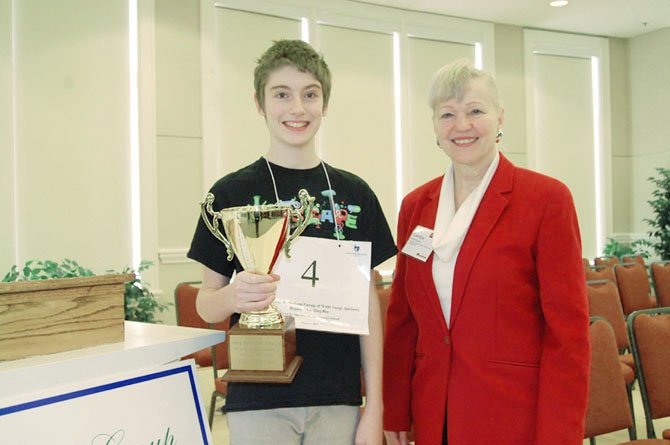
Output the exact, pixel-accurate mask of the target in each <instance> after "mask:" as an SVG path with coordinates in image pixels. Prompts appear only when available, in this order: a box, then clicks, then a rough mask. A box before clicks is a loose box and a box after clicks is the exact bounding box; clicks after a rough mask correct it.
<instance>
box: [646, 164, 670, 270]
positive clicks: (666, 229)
mask: <svg viewBox="0 0 670 445" xmlns="http://www.w3.org/2000/svg"><path fill="white" fill-rule="evenodd" d="M656 171H657V172H658V174H659V176H658V177H653V176H652V177H649V178H648V180H649V181H650V182H651V183H652V184H654V185H655V186H656V189H655V190H654V191H653V192H652V193H651V194H652V196H653V199H651V200H649V201H647V202H648V203H649V205H650V206H651V208H652V210H653V212H654V217H653V218H645V220H644V221H645V222H646V223H647V224H649V226H650V227H651V230H649V232H647V234H648V235H649V236H650V237H651V239H652V240H651V241H650V242H649V245H650V246H651V247H653V249H654V250H655V251H656V253H657V254H658V255H659V256H660V257H661V259H663V260H668V259H670V169H667V168H663V167H658V168H656Z"/></svg>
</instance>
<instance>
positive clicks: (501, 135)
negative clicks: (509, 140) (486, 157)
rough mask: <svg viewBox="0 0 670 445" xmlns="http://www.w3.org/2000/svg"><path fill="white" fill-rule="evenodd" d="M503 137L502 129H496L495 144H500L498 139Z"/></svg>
mask: <svg viewBox="0 0 670 445" xmlns="http://www.w3.org/2000/svg"><path fill="white" fill-rule="evenodd" d="M502 137H503V131H502V128H498V133H496V144H497V143H499V142H500V139H502Z"/></svg>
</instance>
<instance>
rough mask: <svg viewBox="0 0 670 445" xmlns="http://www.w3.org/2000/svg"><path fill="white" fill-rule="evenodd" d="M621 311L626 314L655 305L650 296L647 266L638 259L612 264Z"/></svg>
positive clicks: (654, 300)
mask: <svg viewBox="0 0 670 445" xmlns="http://www.w3.org/2000/svg"><path fill="white" fill-rule="evenodd" d="M614 273H615V275H616V280H617V286H618V288H619V295H620V296H621V303H622V306H623V312H624V314H625V315H626V316H628V315H629V314H631V313H632V312H634V311H639V310H643V309H651V308H654V307H656V306H657V303H656V298H654V297H653V296H652V293H651V285H650V284H649V275H648V274H647V268H646V266H644V265H643V264H641V263H640V262H639V261H633V262H625V263H620V264H617V265H615V266H614Z"/></svg>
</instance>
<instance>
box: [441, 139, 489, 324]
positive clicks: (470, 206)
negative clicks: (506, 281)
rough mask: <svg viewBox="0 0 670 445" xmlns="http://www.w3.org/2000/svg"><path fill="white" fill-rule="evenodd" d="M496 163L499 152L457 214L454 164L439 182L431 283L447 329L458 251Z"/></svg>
mask: <svg viewBox="0 0 670 445" xmlns="http://www.w3.org/2000/svg"><path fill="white" fill-rule="evenodd" d="M499 162H500V153H498V152H496V155H495V157H494V158H493V161H491V165H489V168H488V169H487V170H486V173H485V174H484V177H483V178H482V180H481V182H480V183H479V185H478V186H477V188H476V189H475V190H473V191H472V192H471V193H470V195H468V197H467V198H466V199H465V201H463V204H461V206H460V207H459V208H458V211H456V204H455V198H454V166H453V164H452V165H451V166H449V169H447V173H446V174H445V175H444V179H443V180H442V188H441V189H440V200H439V202H438V205H437V214H436V216H435V227H434V229H433V252H434V256H433V282H434V283H435V289H436V290H437V295H438V296H439V297H440V305H441V306H442V312H443V314H444V319H445V321H446V322H447V327H449V323H450V320H449V318H450V317H451V296H452V289H453V284H454V269H455V268H456V259H457V258H458V252H460V250H461V245H462V244H463V240H464V239H465V235H466V234H467V233H468V229H469V228H470V224H471V223H472V219H473V218H474V216H475V213H476V212H477V209H478V208H479V204H480V202H481V201H482V197H483V196H484V193H485V192H486V189H487V188H488V186H489V183H490V182H491V178H493V174H494V173H495V171H496V169H497V168H498V163H499Z"/></svg>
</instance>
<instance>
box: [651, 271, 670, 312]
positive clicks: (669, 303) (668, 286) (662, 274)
mask: <svg viewBox="0 0 670 445" xmlns="http://www.w3.org/2000/svg"><path fill="white" fill-rule="evenodd" d="M651 276H652V278H653V280H654V289H655V290H656V300H657V302H658V305H659V306H661V307H670V261H657V262H654V263H651Z"/></svg>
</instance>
